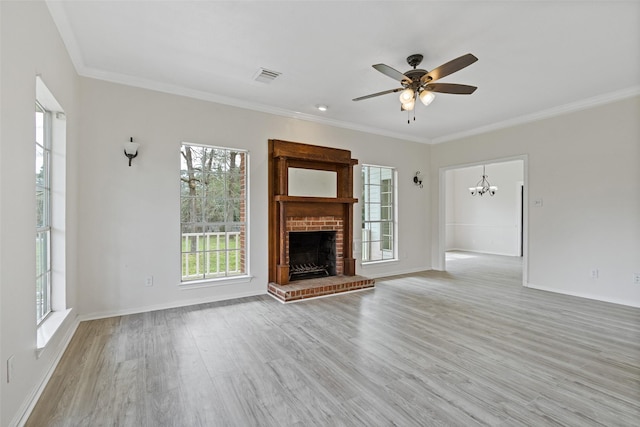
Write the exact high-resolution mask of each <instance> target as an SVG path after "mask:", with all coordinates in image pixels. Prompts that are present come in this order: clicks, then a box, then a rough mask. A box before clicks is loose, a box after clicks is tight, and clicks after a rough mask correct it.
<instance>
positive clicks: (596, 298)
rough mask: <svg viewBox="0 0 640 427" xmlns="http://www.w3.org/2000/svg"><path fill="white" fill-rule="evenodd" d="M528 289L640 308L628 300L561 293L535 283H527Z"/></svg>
mask: <svg viewBox="0 0 640 427" xmlns="http://www.w3.org/2000/svg"><path fill="white" fill-rule="evenodd" d="M526 286H527V287H528V288H530V289H535V290H537V291H544V292H551V293H554V294H560V295H568V296H572V297H578V298H585V299H588V300H593V301H600V302H608V303H611V304H618V305H624V306H626V307H635V308H640V304H637V303H636V304H629V301H627V300H620V299H617V298H608V297H605V296H602V295H592V294H585V293H582V292H566V291H560V290H558V288H548V287H546V286H538V285H534V284H533V283H527V285H526Z"/></svg>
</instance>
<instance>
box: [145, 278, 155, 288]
mask: <svg viewBox="0 0 640 427" xmlns="http://www.w3.org/2000/svg"><path fill="white" fill-rule="evenodd" d="M144 285H145V286H146V287H150V286H153V276H147V277H146V278H145V279H144Z"/></svg>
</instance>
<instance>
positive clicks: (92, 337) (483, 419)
mask: <svg viewBox="0 0 640 427" xmlns="http://www.w3.org/2000/svg"><path fill="white" fill-rule="evenodd" d="M447 268H448V271H447V272H436V271H427V272H421V273H414V274H408V275H401V276H395V277H388V278H383V279H377V281H376V288H375V290H373V291H370V292H362V293H352V294H342V295H336V296H333V297H330V298H323V299H315V300H307V301H303V302H299V303H294V304H286V305H283V304H281V303H280V302H277V301H275V300H274V299H272V298H271V297H268V296H259V297H252V298H244V299H241V300H235V301H224V302H219V303H212V304H199V305H196V306H191V307H182V308H176V309H170V310H162V311H155V312H150V313H141V314H133V315H127V316H121V317H114V318H109V319H100V320H94V321H88V322H82V323H81V324H80V325H79V327H78V329H77V331H76V334H75V336H74V337H73V338H72V340H71V342H70V344H69V346H68V348H67V351H66V352H65V354H64V355H63V357H62V359H61V361H60V363H59V365H58V367H57V369H56V371H55V372H54V374H53V375H52V377H51V380H50V381H49V384H48V385H47V387H46V388H45V390H44V392H43V394H42V396H41V397H40V400H39V402H38V403H37V405H36V407H35V408H34V410H33V412H32V414H31V416H30V418H29V420H28V422H27V424H26V425H27V426H38V427H43V426H92V427H93V426H102V425H104V426H107V425H108V426H139V427H146V426H149V427H155V426H181V427H191V426H203V427H204V426H207V427H208V426H242V427H244V426H329V425H330V426H387V425H389V426H392V425H396V426H397V425H399V426H414V425H426V426H437V425H442V426H465V427H466V426H473V425H490V426H500V427H506V426H509V427H511V426H553V425H562V426H572V425H575V426H591V425H593V426H601V425H605V426H635V425H637V420H638V419H640V309H636V308H632V307H625V306H620V305H615V304H608V303H603V302H598V301H592V300H586V299H581V298H576V297H571V296H567V295H558V294H553V293H549V292H543V291H538V290H533V289H527V288H524V287H522V279H521V259H520V258H518V257H500V256H493V255H479V254H472V253H463V252H456V253H451V254H449V256H448V261H447Z"/></svg>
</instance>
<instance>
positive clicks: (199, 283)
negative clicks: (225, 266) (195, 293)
mask: <svg viewBox="0 0 640 427" xmlns="http://www.w3.org/2000/svg"><path fill="white" fill-rule="evenodd" d="M252 279H253V276H248V275H245V276H234V277H221V278H219V279H205V280H192V281H189V282H181V283H180V284H179V285H178V288H180V289H182V290H185V291H186V290H189V289H200V288H212V287H217V286H227V285H236V284H239V283H249V282H251V280H252Z"/></svg>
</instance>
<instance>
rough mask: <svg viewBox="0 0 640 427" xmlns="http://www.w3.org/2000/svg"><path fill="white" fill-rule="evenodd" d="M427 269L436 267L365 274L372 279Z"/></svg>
mask: <svg viewBox="0 0 640 427" xmlns="http://www.w3.org/2000/svg"><path fill="white" fill-rule="evenodd" d="M426 271H434V269H432V268H425V267H416V268H405V269H402V270H398V271H385V272H384V273H377V274H369V273H366V274H365V275H366V277H368V278H370V279H381V278H389V279H391V278H393V277H394V276H402V275H405V274H414V273H424V272H426Z"/></svg>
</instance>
